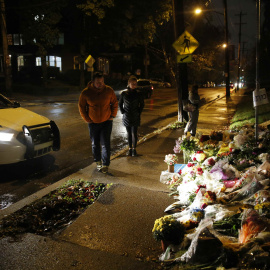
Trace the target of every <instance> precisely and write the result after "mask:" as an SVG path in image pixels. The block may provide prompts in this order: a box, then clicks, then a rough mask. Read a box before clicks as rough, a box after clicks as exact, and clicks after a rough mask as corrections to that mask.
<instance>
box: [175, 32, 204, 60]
mask: <svg viewBox="0 0 270 270" xmlns="http://www.w3.org/2000/svg"><path fill="white" fill-rule="evenodd" d="M198 46H199V42H198V41H197V40H196V39H195V38H194V37H193V36H192V35H191V34H190V33H189V32H188V31H184V33H183V34H182V35H181V36H180V37H179V38H178V39H177V40H176V41H175V42H174V43H173V47H174V48H175V50H176V51H177V52H178V53H179V54H180V55H187V54H192V53H193V52H194V51H195V50H196V49H197V48H198Z"/></svg>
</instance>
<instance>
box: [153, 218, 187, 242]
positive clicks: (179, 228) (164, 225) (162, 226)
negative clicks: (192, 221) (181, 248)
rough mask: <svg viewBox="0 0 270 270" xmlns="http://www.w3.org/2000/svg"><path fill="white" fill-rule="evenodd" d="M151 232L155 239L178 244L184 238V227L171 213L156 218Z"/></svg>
mask: <svg viewBox="0 0 270 270" xmlns="http://www.w3.org/2000/svg"><path fill="white" fill-rule="evenodd" d="M152 233H153V237H154V239H155V240H157V241H161V240H163V241H164V240H165V241H169V242H172V243H173V244H175V245H178V244H180V243H181V242H182V241H183V239H184V235H185V227H184V225H183V224H182V223H181V222H179V221H177V220H176V219H175V218H174V217H173V216H172V215H167V216H164V217H161V218H159V219H156V221H155V224H154V227H153V230H152Z"/></svg>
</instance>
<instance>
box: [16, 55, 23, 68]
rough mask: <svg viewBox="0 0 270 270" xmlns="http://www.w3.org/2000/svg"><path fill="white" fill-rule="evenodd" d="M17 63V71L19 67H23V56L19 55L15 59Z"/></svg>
mask: <svg viewBox="0 0 270 270" xmlns="http://www.w3.org/2000/svg"><path fill="white" fill-rule="evenodd" d="M17 63H18V71H20V70H21V67H23V66H24V59H23V55H19V56H18V57H17Z"/></svg>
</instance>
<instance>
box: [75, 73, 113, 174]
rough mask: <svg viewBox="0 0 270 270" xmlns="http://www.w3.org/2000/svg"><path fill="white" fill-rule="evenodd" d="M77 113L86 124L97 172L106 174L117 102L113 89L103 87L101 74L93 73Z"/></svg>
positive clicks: (82, 94)
mask: <svg viewBox="0 0 270 270" xmlns="http://www.w3.org/2000/svg"><path fill="white" fill-rule="evenodd" d="M78 106H79V111H80V114H81V117H82V118H83V120H84V121H85V122H86V123H88V128H89V133H90V139H91V141H92V154H93V157H94V161H95V162H96V164H97V169H98V171H101V172H103V173H108V167H109V165H110V157H111V143H110V140H111V132H112V125H113V118H114V117H115V116H116V114H117V109H118V101H117V98H116V95H115V93H114V91H113V89H112V88H111V87H110V86H107V85H105V83H104V77H103V74H102V73H99V72H97V73H95V74H94V76H93V81H91V82H89V83H88V85H87V87H86V88H85V89H84V90H83V91H82V93H81V95H80V98H79V104H78Z"/></svg>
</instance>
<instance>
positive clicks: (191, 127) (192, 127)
mask: <svg viewBox="0 0 270 270" xmlns="http://www.w3.org/2000/svg"><path fill="white" fill-rule="evenodd" d="M188 101H189V102H190V103H191V104H192V105H193V106H194V110H193V111H190V112H188V118H189V120H188V122H187V125H186V127H185V130H184V134H185V135H186V134H187V133H188V132H190V135H191V136H195V135H196V129H197V124H198V119H199V102H200V96H199V94H198V85H193V86H192V88H191V89H190V91H189V95H188Z"/></svg>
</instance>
